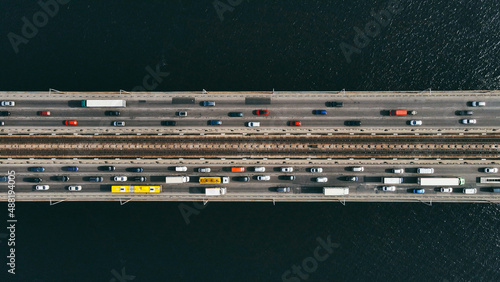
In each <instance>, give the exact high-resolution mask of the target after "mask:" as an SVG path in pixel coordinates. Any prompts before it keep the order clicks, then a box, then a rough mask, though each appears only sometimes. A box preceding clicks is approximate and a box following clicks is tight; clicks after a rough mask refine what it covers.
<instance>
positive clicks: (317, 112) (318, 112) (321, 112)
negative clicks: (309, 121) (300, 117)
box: [313, 110, 326, 115]
mask: <svg viewBox="0 0 500 282" xmlns="http://www.w3.org/2000/svg"><path fill="white" fill-rule="evenodd" d="M313 114H315V115H326V111H325V110H314V111H313Z"/></svg>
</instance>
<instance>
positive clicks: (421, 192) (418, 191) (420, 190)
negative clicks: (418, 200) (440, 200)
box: [413, 189, 425, 194]
mask: <svg viewBox="0 0 500 282" xmlns="http://www.w3.org/2000/svg"><path fill="white" fill-rule="evenodd" d="M413 193H415V194H424V193H425V189H413Z"/></svg>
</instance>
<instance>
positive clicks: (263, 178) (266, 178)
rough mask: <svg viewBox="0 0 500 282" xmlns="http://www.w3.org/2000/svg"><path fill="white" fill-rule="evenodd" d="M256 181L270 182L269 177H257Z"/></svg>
mask: <svg viewBox="0 0 500 282" xmlns="http://www.w3.org/2000/svg"><path fill="white" fill-rule="evenodd" d="M257 180H259V181H269V180H271V176H270V175H257Z"/></svg>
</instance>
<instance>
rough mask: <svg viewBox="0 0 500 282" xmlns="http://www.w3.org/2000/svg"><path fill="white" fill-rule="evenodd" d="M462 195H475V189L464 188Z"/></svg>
mask: <svg viewBox="0 0 500 282" xmlns="http://www.w3.org/2000/svg"><path fill="white" fill-rule="evenodd" d="M463 192H464V194H476V193H477V189H476V188H464V191H463Z"/></svg>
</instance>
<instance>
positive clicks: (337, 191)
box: [323, 187, 349, 196]
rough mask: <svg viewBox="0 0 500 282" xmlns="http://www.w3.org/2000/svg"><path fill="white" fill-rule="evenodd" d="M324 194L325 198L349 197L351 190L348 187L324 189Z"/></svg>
mask: <svg viewBox="0 0 500 282" xmlns="http://www.w3.org/2000/svg"><path fill="white" fill-rule="evenodd" d="M323 194H325V196H343V195H349V188H347V187H323Z"/></svg>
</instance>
